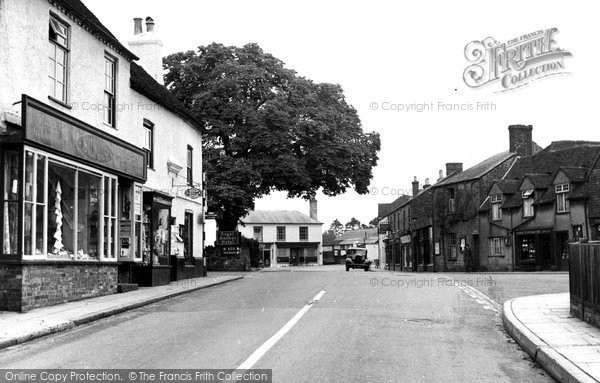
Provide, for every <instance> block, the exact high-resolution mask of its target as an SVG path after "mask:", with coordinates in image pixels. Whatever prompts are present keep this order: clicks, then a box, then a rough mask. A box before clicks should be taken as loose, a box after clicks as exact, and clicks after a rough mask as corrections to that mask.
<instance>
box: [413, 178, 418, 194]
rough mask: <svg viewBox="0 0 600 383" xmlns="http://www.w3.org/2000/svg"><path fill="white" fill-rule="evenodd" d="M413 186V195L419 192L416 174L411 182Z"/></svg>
mask: <svg viewBox="0 0 600 383" xmlns="http://www.w3.org/2000/svg"><path fill="white" fill-rule="evenodd" d="M412 187H413V194H412V195H413V197H414V196H416V195H417V194H419V181H417V176H415V180H414V181H413V182H412Z"/></svg>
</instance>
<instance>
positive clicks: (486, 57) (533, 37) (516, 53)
mask: <svg viewBox="0 0 600 383" xmlns="http://www.w3.org/2000/svg"><path fill="white" fill-rule="evenodd" d="M557 33H558V29H557V28H549V29H545V30H543V29H540V30H538V31H535V32H533V33H528V34H525V35H522V36H519V37H516V38H514V39H512V40H508V41H507V42H504V43H501V42H499V41H497V40H495V39H494V38H492V37H488V38H486V39H483V40H482V41H472V42H470V43H469V44H467V46H466V47H465V57H466V59H467V61H469V66H468V67H467V69H465V71H464V74H463V78H464V81H465V83H466V84H467V85H468V86H469V87H471V88H480V87H483V86H485V85H492V84H497V85H499V89H498V92H505V91H507V90H514V89H517V88H520V87H523V86H525V85H528V84H530V83H531V82H533V81H535V80H539V79H542V78H545V77H548V76H555V75H559V74H565V73H568V72H567V71H566V69H565V62H564V59H565V58H567V57H570V56H571V52H569V51H566V50H564V49H561V48H559V47H558V44H557V43H556V40H555V38H556V34H557Z"/></svg>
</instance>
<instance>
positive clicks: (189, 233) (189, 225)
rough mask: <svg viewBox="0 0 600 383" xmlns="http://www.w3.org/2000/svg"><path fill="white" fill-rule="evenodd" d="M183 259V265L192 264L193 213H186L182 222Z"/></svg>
mask: <svg viewBox="0 0 600 383" xmlns="http://www.w3.org/2000/svg"><path fill="white" fill-rule="evenodd" d="M182 239H183V257H184V258H185V263H187V264H190V265H193V264H194V213H192V212H189V211H186V212H185V217H184V220H183V238H182Z"/></svg>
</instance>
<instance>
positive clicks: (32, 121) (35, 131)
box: [22, 95, 146, 181]
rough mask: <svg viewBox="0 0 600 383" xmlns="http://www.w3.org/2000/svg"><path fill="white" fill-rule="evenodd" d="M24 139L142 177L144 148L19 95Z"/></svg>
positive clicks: (144, 177)
mask: <svg viewBox="0 0 600 383" xmlns="http://www.w3.org/2000/svg"><path fill="white" fill-rule="evenodd" d="M22 108H23V110H22V115H23V116H24V123H23V125H24V127H25V137H24V138H25V139H26V140H28V141H31V142H35V143H38V144H40V145H43V146H45V147H47V148H50V149H54V150H57V151H59V152H61V153H63V154H67V155H70V156H72V157H75V158H77V159H80V160H82V161H85V162H88V163H90V164H91V165H92V166H100V167H103V168H105V169H107V170H109V171H111V172H113V173H119V174H122V175H125V176H128V177H129V178H133V179H135V180H138V181H145V180H146V156H145V154H144V151H143V150H142V149H140V148H138V147H136V146H133V145H131V144H129V143H127V142H125V141H122V140H120V139H118V138H116V137H113V136H111V135H110V134H107V133H104V132H102V131H101V130H98V129H96V128H94V127H93V126H91V125H88V124H86V123H84V122H82V121H80V120H77V119H75V118H73V117H71V116H69V115H67V114H64V113H62V112H60V111H58V110H55V109H53V108H51V107H50V106H48V105H46V104H43V103H41V102H39V101H37V100H34V99H32V98H30V97H29V96H26V95H23V101H22Z"/></svg>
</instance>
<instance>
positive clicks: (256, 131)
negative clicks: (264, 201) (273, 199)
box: [164, 43, 380, 230]
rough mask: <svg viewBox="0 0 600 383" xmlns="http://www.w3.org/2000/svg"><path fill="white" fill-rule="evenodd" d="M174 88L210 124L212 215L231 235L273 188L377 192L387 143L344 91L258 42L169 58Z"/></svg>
mask: <svg viewBox="0 0 600 383" xmlns="http://www.w3.org/2000/svg"><path fill="white" fill-rule="evenodd" d="M164 68H165V69H166V70H167V74H166V75H165V84H166V85H167V87H168V88H169V90H170V91H171V92H172V93H173V94H174V95H175V96H176V97H177V98H178V99H179V100H180V101H182V103H183V104H184V106H186V107H187V108H188V109H189V110H190V111H191V112H192V114H193V115H194V116H195V117H196V119H197V120H198V121H200V123H201V124H202V128H203V165H204V171H205V173H206V184H205V186H204V187H205V188H206V190H207V194H208V203H209V206H208V209H209V210H210V211H213V212H215V213H216V214H217V222H218V224H219V227H220V228H221V230H231V229H233V228H235V227H236V226H237V222H238V219H239V218H240V217H242V216H244V215H245V214H246V213H247V212H248V211H249V210H251V209H253V208H254V200H255V199H256V198H258V197H261V196H263V195H267V194H269V193H270V192H272V191H285V192H287V194H288V197H302V198H307V199H308V198H311V197H313V196H314V195H315V194H316V192H317V191H318V190H321V191H322V193H324V194H325V195H329V196H335V195H338V194H341V193H344V192H345V191H346V190H348V189H350V188H353V189H354V190H356V192H357V193H359V194H365V193H367V192H368V189H367V187H368V186H369V182H370V179H371V178H372V168H373V167H374V166H376V164H377V160H378V157H377V152H378V151H379V149H380V140H379V135H378V134H377V133H364V132H363V130H362V126H361V122H360V119H359V117H358V114H357V112H356V110H355V109H354V108H353V107H352V106H351V105H349V104H348V103H347V102H346V100H345V97H344V93H343V90H342V88H341V86H339V85H334V84H326V83H315V82H313V81H311V80H309V79H306V78H304V77H301V76H298V75H297V74H296V72H294V71H293V70H291V69H288V68H285V66H284V63H283V62H282V61H281V60H279V59H277V58H275V57H273V56H272V55H270V54H268V53H265V52H263V51H262V49H261V48H260V47H259V46H258V45H256V44H248V45H245V46H244V47H241V48H240V47H233V46H230V47H227V46H223V45H222V44H216V43H213V44H210V45H208V46H202V47H199V48H198V52H194V51H188V52H180V53H176V54H172V55H170V56H168V57H166V58H165V60H164Z"/></svg>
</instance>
